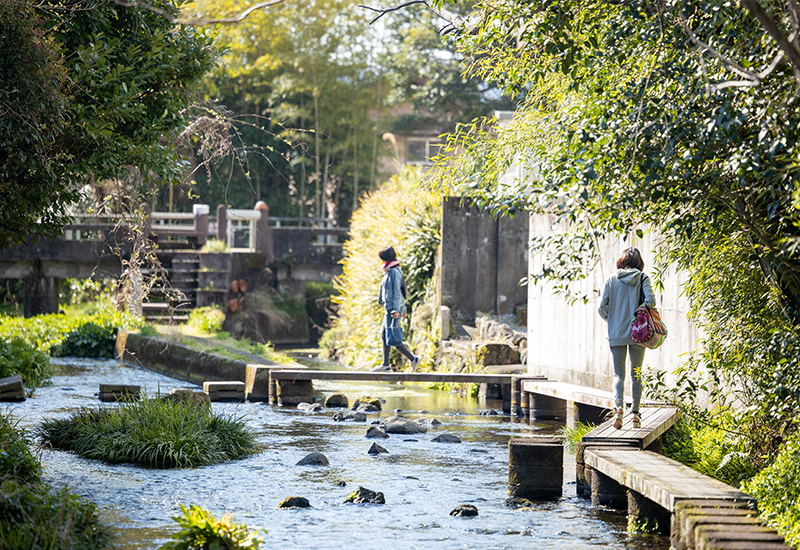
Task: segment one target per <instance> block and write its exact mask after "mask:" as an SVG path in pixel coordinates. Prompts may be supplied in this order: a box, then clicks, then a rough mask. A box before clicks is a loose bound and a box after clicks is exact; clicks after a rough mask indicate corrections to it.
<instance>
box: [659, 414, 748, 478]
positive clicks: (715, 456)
mask: <svg viewBox="0 0 800 550" xmlns="http://www.w3.org/2000/svg"><path fill="white" fill-rule="evenodd" d="M718 418H721V419H723V420H724V423H723V424H721V425H716V426H715V425H710V424H706V423H703V422H700V421H692V420H689V419H685V418H684V419H681V420H679V421H678V422H677V423H676V424H675V426H673V427H672V428H671V429H669V430H668V431H667V432H666V433H665V434H664V437H663V443H664V450H663V452H664V455H666V456H668V457H670V458H672V459H673V460H677V461H678V462H681V463H682V464H686V465H687V466H689V467H691V468H692V469H694V470H696V471H698V472H700V473H701V474H705V475H707V476H710V477H713V478H716V479H719V480H720V481H723V482H725V483H727V484H729V485H733V486H736V487H738V486H739V485H740V484H741V482H742V480H744V479H748V478H750V477H752V476H753V474H755V471H756V470H755V466H754V465H753V464H752V462H751V460H750V454H749V453H748V452H747V440H746V439H745V437H743V436H741V435H737V434H736V433H735V432H734V431H733V430H731V429H727V428H726V426H729V425H730V424H731V422H733V419H732V418H730V417H724V416H723V417H720V416H718Z"/></svg>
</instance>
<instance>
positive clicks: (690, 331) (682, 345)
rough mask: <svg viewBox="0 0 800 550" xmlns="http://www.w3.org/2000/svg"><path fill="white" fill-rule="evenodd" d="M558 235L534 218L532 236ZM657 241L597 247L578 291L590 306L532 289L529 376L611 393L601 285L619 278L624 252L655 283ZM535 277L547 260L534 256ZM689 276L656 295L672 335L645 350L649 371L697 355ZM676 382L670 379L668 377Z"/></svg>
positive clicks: (666, 277)
mask: <svg viewBox="0 0 800 550" xmlns="http://www.w3.org/2000/svg"><path fill="white" fill-rule="evenodd" d="M552 231H554V228H553V220H552V218H551V217H549V216H544V215H534V216H530V236H531V237H533V236H536V235H543V234H546V233H548V232H552ZM657 239H658V236H657V235H654V234H651V233H646V234H645V235H644V238H643V239H636V240H634V241H628V242H622V241H621V240H619V239H607V240H604V241H601V242H600V243H599V246H600V259H599V261H598V262H597V263H596V265H594V266H592V269H591V273H590V275H589V277H587V278H586V279H585V280H583V281H581V282H580V283H578V284H577V285H576V286H575V289H576V290H578V291H580V292H581V293H585V294H588V296H589V297H590V299H589V302H588V303H586V304H584V303H583V302H576V303H574V304H569V303H568V302H567V301H566V300H565V299H564V298H563V297H562V296H558V295H556V293H555V292H554V291H553V289H552V288H551V287H549V286H548V285H547V284H542V283H539V284H535V285H529V286H528V372H529V373H531V374H542V375H545V376H546V377H548V378H550V379H553V380H557V381H559V382H568V383H571V384H579V385H582V386H590V387H594V388H598V389H603V390H609V391H610V390H611V388H612V376H613V365H612V362H611V352H610V350H609V346H608V340H607V338H608V331H607V326H606V323H605V321H603V320H602V319H601V318H600V316H599V315H598V314H597V308H598V307H599V304H600V298H601V294H602V291H603V285H604V284H605V280H606V278H607V277H608V276H609V275H612V274H613V273H615V272H616V261H617V258H618V257H619V255H620V253H621V251H622V250H623V249H625V248H627V247H629V246H635V247H636V248H638V249H639V250H640V251H641V252H642V255H643V257H644V261H645V272H646V273H648V275H650V276H651V279H653V278H654V274H653V265H654V263H655V261H654V260H655V257H654V255H653V254H654V252H653V251H654V250H655V248H656V244H657ZM529 256H530V270H531V273H535V272H538V269H539V268H540V266H541V265H542V264H543V263H544V262H547V261H548V259H547V258H542V257H540V256H539V255H537V254H535V253H533V252H531V253H529ZM686 279H687V274H686V273H685V272H678V273H676V272H674V271H670V272H667V273H664V274H663V277H662V280H663V283H664V290H663V292H659V291H657V290H656V298H657V307H658V310H659V311H660V312H661V316H662V318H663V320H664V323H665V324H666V326H667V329H668V336H667V340H666V342H665V343H664V344H663V345H662V346H661V347H660V348H659V349H657V350H647V352H646V353H645V366H650V367H654V368H656V369H659V370H663V371H666V372H668V373H670V372H672V370H674V369H675V367H677V366H678V365H680V364H682V363H683V362H684V361H685V360H686V359H685V357H684V356H683V355H684V354H685V353H687V352H689V351H691V350H693V349H696V348H697V346H698V341H699V339H700V338H701V336H702V335H701V332H700V331H699V329H698V328H697V326H695V325H694V324H692V323H691V322H689V321H688V320H687V318H686V315H687V313H688V311H689V303H688V300H687V299H686V298H685V297H684V296H682V295H681V285H682V284H683V283H684V282H685V281H686ZM626 379H627V381H628V384H626V393H627V394H630V383H629V379H630V377H629V376H628V377H626ZM667 381H668V382H672V381H673V380H672V377H671V376H669V375H668V376H667Z"/></svg>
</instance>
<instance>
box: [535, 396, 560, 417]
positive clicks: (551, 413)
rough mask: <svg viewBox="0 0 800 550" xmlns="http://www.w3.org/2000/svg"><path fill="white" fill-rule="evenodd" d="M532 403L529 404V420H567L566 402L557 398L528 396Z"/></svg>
mask: <svg viewBox="0 0 800 550" xmlns="http://www.w3.org/2000/svg"><path fill="white" fill-rule="evenodd" d="M530 395H531V396H532V398H533V402H532V403H531V404H530V409H531V412H530V414H531V418H532V419H536V420H565V419H566V418H567V402H566V401H564V400H563V399H559V398H557V397H550V396H549V395H541V394H538V393H531V394H530Z"/></svg>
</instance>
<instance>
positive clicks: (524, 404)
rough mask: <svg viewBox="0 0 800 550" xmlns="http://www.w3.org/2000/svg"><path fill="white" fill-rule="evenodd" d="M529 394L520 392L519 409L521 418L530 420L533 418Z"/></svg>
mask: <svg viewBox="0 0 800 550" xmlns="http://www.w3.org/2000/svg"><path fill="white" fill-rule="evenodd" d="M530 395H531V394H529V393H528V392H526V391H523V390H520V397H519V407H520V416H521V417H522V418H524V419H526V420H528V419H529V418H530V416H531V398H530Z"/></svg>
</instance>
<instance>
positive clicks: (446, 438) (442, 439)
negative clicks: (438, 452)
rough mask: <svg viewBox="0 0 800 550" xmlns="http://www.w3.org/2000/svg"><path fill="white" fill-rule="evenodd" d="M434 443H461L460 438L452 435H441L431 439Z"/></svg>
mask: <svg viewBox="0 0 800 550" xmlns="http://www.w3.org/2000/svg"><path fill="white" fill-rule="evenodd" d="M431 441H433V442H434V443H461V438H460V437H458V436H457V435H453V434H441V435H437V436H436V437H434V438H433V439H431Z"/></svg>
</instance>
